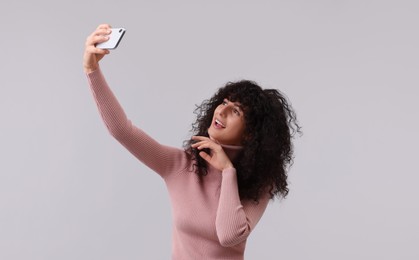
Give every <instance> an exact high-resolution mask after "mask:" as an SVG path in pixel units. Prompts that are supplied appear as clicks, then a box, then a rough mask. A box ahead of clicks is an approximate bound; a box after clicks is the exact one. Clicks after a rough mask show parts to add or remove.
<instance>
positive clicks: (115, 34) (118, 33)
mask: <svg viewBox="0 0 419 260" xmlns="http://www.w3.org/2000/svg"><path fill="white" fill-rule="evenodd" d="M125 31H126V30H125V28H112V29H111V33H110V34H109V40H107V41H106V42H102V43H99V44H97V45H96V47H97V48H99V49H107V50H113V49H116V47H118V44H119V42H121V39H122V37H123V36H124V34H125Z"/></svg>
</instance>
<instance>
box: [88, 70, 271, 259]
mask: <svg viewBox="0 0 419 260" xmlns="http://www.w3.org/2000/svg"><path fill="white" fill-rule="evenodd" d="M87 78H88V82H89V85H90V87H91V90H92V92H93V96H94V99H95V101H96V104H97V106H98V109H99V112H100V114H101V116H102V119H103V121H104V123H105V125H106V127H107V128H108V130H109V132H110V133H111V135H112V136H113V137H114V138H116V139H117V140H118V141H119V142H120V143H121V144H122V145H123V146H124V147H125V148H126V149H128V151H130V152H131V153H132V154H133V155H134V156H135V157H136V158H138V159H139V160H140V161H141V162H143V163H144V164H145V165H147V166H148V167H149V168H151V169H152V170H153V171H155V172H156V173H158V174H159V175H160V176H161V177H162V178H163V180H164V182H165V183H166V186H167V189H168V192H169V196H170V200H171V205H172V218H173V225H172V226H173V231H172V259H174V260H206V259H209V260H210V259H217V260H219V259H226V260H227V259H228V260H239V259H243V257H244V250H245V246H246V240H247V237H248V236H249V234H250V232H251V231H252V230H253V228H254V227H255V226H256V224H257V222H258V221H259V219H260V218H261V217H262V215H263V212H264V211H265V209H266V206H267V204H268V201H269V196H268V194H267V195H266V196H265V197H264V198H262V199H260V201H259V203H254V202H252V201H247V200H240V197H239V193H238V186H237V176H236V170H235V169H234V168H229V169H226V170H224V171H222V172H221V171H219V170H217V169H215V168H213V167H211V166H210V165H208V174H207V175H206V176H204V177H203V178H202V180H200V179H199V177H198V175H197V174H196V173H195V172H194V170H193V167H192V166H193V161H192V160H191V159H190V156H189V155H188V154H187V152H185V151H184V150H183V149H179V148H174V147H169V146H165V145H162V144H160V143H158V142H157V141H155V140H154V139H153V138H151V137H150V136H149V135H147V134H146V133H145V132H143V131H142V130H141V129H139V128H138V127H136V126H134V125H133V124H132V123H131V121H130V120H128V118H127V116H126V114H125V112H124V110H123V108H122V107H121V105H120V104H119V102H118V100H117V99H116V97H115V95H114V94H113V92H112V91H111V89H110V87H109V86H108V84H107V82H106V80H105V78H104V76H103V74H102V72H101V70H100V69H97V70H96V71H94V72H92V73H89V74H87ZM223 149H224V151H225V152H226V154H227V155H228V156H229V157H230V159H232V158H233V157H234V156H235V155H236V154H237V152H238V151H240V149H241V147H236V146H223Z"/></svg>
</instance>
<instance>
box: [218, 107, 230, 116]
mask: <svg viewBox="0 0 419 260" xmlns="http://www.w3.org/2000/svg"><path fill="white" fill-rule="evenodd" d="M229 107H230V106H229V105H228V104H227V105H225V106H224V105H222V106H220V109H219V110H218V113H219V114H220V115H223V116H225V115H226V114H227V112H228V110H227V109H229Z"/></svg>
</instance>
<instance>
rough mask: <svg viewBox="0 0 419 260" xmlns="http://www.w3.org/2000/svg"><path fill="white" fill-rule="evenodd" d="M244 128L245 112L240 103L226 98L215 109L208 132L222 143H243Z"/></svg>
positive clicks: (212, 137)
mask: <svg viewBox="0 0 419 260" xmlns="http://www.w3.org/2000/svg"><path fill="white" fill-rule="evenodd" d="M244 129H245V121H244V113H243V110H242V108H241V105H240V103H238V102H231V101H229V100H228V99H224V101H223V102H222V103H221V104H220V105H218V106H217V108H216V109H215V111H214V115H213V118H212V123H211V126H210V127H209V128H208V134H209V136H210V138H211V139H213V140H215V141H217V142H218V143H220V144H224V145H241V144H242V141H243V134H244Z"/></svg>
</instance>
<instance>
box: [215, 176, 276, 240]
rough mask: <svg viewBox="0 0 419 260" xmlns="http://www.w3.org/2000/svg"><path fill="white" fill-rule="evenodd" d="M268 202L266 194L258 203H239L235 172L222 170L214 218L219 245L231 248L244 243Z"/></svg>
mask: <svg viewBox="0 0 419 260" xmlns="http://www.w3.org/2000/svg"><path fill="white" fill-rule="evenodd" d="M268 202H269V196H268V194H266V196H265V197H264V198H261V199H260V200H259V203H255V202H253V201H243V202H242V201H240V197H239V192H238V186H237V175H236V170H235V169H234V168H230V169H227V170H224V172H223V173H222V182H221V192H220V200H219V205H218V210H217V217H216V231H217V236H218V239H219V241H220V244H221V245H222V246H225V247H232V246H235V245H237V244H239V243H241V242H243V241H245V240H246V239H247V237H248V236H249V235H250V232H251V231H252V230H253V228H254V227H255V226H256V224H257V223H258V222H259V220H260V218H261V217H262V215H263V213H264V212H265V209H266V206H267V205H268Z"/></svg>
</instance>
